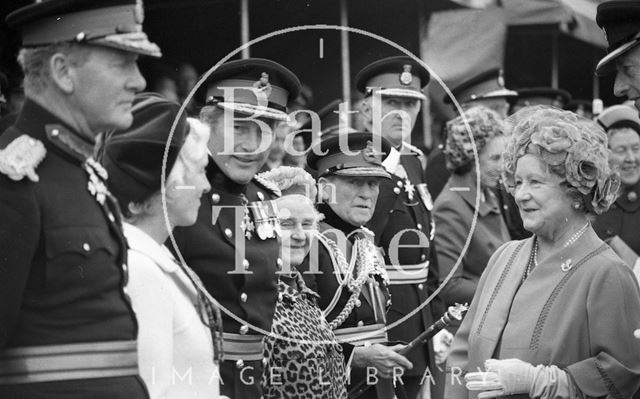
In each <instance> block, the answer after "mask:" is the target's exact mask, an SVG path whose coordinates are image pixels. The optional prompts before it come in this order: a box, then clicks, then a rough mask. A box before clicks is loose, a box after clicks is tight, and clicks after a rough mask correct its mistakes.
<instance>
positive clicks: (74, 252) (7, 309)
mask: <svg viewBox="0 0 640 399" xmlns="http://www.w3.org/2000/svg"><path fill="white" fill-rule="evenodd" d="M22 135H28V136H30V137H31V138H33V139H36V140H38V141H40V142H42V143H43V144H44V148H45V149H46V156H45V158H44V160H43V161H42V162H41V163H40V165H39V167H38V168H37V174H38V175H39V182H37V183H33V182H31V181H30V180H28V179H27V178H23V179H22V180H20V181H13V180H11V179H10V178H8V177H7V176H5V175H0V220H2V222H1V225H0V242H2V245H0V397H7V398H8V397H32V396H31V395H35V396H37V397H40V396H38V395H39V394H40V395H41V394H43V393H48V394H53V393H57V394H59V395H61V396H64V397H70V398H73V397H76V395H81V393H80V392H79V391H78V392H76V391H77V390H78V387H79V386H82V387H83V388H82V389H83V390H82V392H84V395H89V396H95V394H96V393H98V392H101V393H102V394H104V395H107V396H109V397H111V398H143V397H146V391H145V389H144V387H143V385H142V382H141V380H140V378H139V377H138V376H137V374H138V372H137V357H136V348H135V339H136V335H137V324H136V320H135V316H134V313H133V311H132V308H131V305H130V302H129V300H128V298H127V296H126V293H125V290H124V289H123V286H124V285H125V284H126V280H127V265H126V261H127V259H126V253H127V251H126V242H125V239H124V236H123V234H122V225H121V217H120V213H119V210H118V207H117V202H116V201H115V199H114V198H113V197H112V196H111V195H110V194H108V193H107V192H106V186H105V182H104V180H103V178H102V177H101V176H99V173H98V172H97V170H98V169H101V168H100V167H99V166H97V167H96V168H95V169H91V170H92V173H91V174H89V172H88V171H87V170H85V168H86V166H85V165H86V163H85V160H86V159H87V158H88V157H89V156H91V153H92V151H93V143H91V142H89V141H86V139H84V138H81V136H80V135H79V134H78V133H77V132H75V131H74V130H73V129H71V128H70V127H69V126H67V125H66V124H65V123H64V122H62V121H61V120H59V119H58V118H57V117H56V116H54V115H53V114H51V113H49V112H48V111H47V110H45V109H44V108H42V107H41V106H40V105H38V104H36V103H35V102H33V101H32V100H27V101H26V102H25V104H24V108H23V111H22V113H21V115H20V117H19V118H18V120H17V122H16V125H14V126H13V127H11V128H9V129H8V130H7V131H6V132H5V133H4V134H3V135H2V137H0V148H2V149H4V148H6V147H7V145H8V144H10V143H11V142H12V141H14V140H15V139H16V138H18V137H20V136H22ZM90 191H91V192H90ZM60 345H71V346H70V347H66V349H65V348H61V347H60ZM101 346H102V347H104V348H105V352H104V353H109V352H111V351H117V352H118V358H119V359H121V360H122V361H121V362H118V363H119V364H118V365H116V364H111V366H113V368H112V369H109V367H105V370H104V372H100V371H99V370H96V369H93V368H92V367H91V365H92V363H93V362H92V361H91V360H88V359H94V360H95V359H96V357H98V358H100V360H99V361H105V359H104V357H101V356H102V355H100V354H99V353H97V352H94V350H95V349H97V348H98V347H101ZM44 352H47V353H48V357H47V360H46V362H43V360H42V358H41V357H40V356H43V355H44V354H45V353H44ZM71 352H75V354H76V355H77V358H79V359H81V360H76V361H73V359H69V358H68V355H69V354H70V353H71ZM7 356H10V357H14V359H22V360H24V362H25V363H29V362H31V361H33V362H35V363H39V364H46V365H47V366H46V368H52V370H50V371H48V372H47V371H44V370H41V369H40V368H39V367H37V366H33V363H32V366H33V367H32V366H28V365H25V366H24V367H20V366H18V367H17V368H16V367H12V366H8V365H7V363H6V362H7V359H8V358H7ZM82 359H84V360H82ZM126 359H129V360H128V361H127V360H126ZM99 361H98V363H99ZM107 364H109V362H108V361H107V363H105V364H104V365H105V366H106V365H107ZM65 365H66V366H65ZM14 366H15V364H14ZM96 367H99V364H98V365H96ZM116 369H120V372H118V371H117V370H116ZM83 373H85V374H84V377H83V376H82V375H83ZM8 374H11V377H9V375H8ZM118 374H119V375H120V377H117V378H115V377H116V376H117V375H118ZM100 376H103V377H104V378H97V377H100ZM107 376H111V377H114V378H106V377H107ZM82 378H96V379H93V380H86V381H83V380H82ZM40 381H53V382H45V383H42V384H36V385H32V386H25V385H12V384H14V383H27V384H28V383H32V382H40ZM82 397H86V396H82Z"/></svg>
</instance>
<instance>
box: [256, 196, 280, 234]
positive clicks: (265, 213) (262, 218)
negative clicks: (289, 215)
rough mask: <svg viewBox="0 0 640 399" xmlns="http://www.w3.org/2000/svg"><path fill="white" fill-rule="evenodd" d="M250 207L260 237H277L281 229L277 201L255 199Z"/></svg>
mask: <svg viewBox="0 0 640 399" xmlns="http://www.w3.org/2000/svg"><path fill="white" fill-rule="evenodd" d="M250 208H251V213H252V214H253V220H254V222H255V230H256V233H257V234H258V237H260V239H261V240H266V239H267V238H275V236H276V234H279V231H280V226H279V222H278V217H277V207H276V205H275V203H274V202H273V201H255V202H252V203H251V204H250Z"/></svg>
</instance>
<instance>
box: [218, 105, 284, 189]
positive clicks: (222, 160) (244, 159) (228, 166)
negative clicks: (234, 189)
mask: <svg viewBox="0 0 640 399" xmlns="http://www.w3.org/2000/svg"><path fill="white" fill-rule="evenodd" d="M225 118H226V116H225V113H221V114H220V116H219V117H218V118H217V119H216V121H215V122H214V124H213V126H212V127H211V138H210V140H209V151H210V152H211V155H212V157H213V160H214V161H215V163H216V165H218V167H219V168H220V170H222V172H223V173H224V174H225V175H226V176H227V177H228V178H230V179H231V180H233V181H234V182H236V183H238V184H247V183H249V182H250V181H251V179H252V178H253V176H255V175H256V174H257V173H258V171H259V170H260V168H262V166H263V165H264V163H265V162H266V160H267V156H268V155H269V147H270V144H271V141H272V136H273V123H272V122H269V121H264V122H265V123H267V124H269V123H271V124H270V125H269V129H263V126H260V125H258V124H257V123H256V122H254V121H247V120H237V119H235V118H233V119H232V123H229V124H228V125H229V126H228V127H227V129H225V123H224V120H225ZM225 130H228V131H225ZM263 140H265V141H266V142H265V143H263ZM225 142H226V147H225ZM225 148H230V149H231V150H232V152H233V154H225V153H224V152H225V150H224V149H225Z"/></svg>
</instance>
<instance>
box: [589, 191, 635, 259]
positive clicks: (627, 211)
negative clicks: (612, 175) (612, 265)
mask: <svg viewBox="0 0 640 399" xmlns="http://www.w3.org/2000/svg"><path fill="white" fill-rule="evenodd" d="M638 226H640V181H639V182H638V183H636V184H635V185H634V186H631V187H626V188H625V189H624V190H623V192H622V193H621V194H620V196H619V197H618V199H617V200H616V202H614V203H613V204H611V207H610V208H609V210H608V211H607V212H605V213H603V214H602V215H598V216H597V217H596V220H595V222H594V224H593V228H594V230H595V231H596V233H598V236H600V238H602V239H603V240H606V239H608V238H611V237H613V236H616V235H617V236H619V237H620V238H621V239H622V241H624V242H625V243H626V244H627V245H628V246H629V247H631V249H633V251H634V252H635V253H636V254H640V234H638ZM630 266H632V267H633V265H630Z"/></svg>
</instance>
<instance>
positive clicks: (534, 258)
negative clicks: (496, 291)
mask: <svg viewBox="0 0 640 399" xmlns="http://www.w3.org/2000/svg"><path fill="white" fill-rule="evenodd" d="M590 225H591V222H587V223H586V224H585V225H584V226H582V227H581V228H580V230H578V231H576V232H575V233H574V234H573V235H572V236H571V237H569V239H568V240H567V241H565V243H564V244H563V245H562V247H563V248H568V247H569V246H570V245H572V244H573V243H575V242H576V241H578V240H579V239H580V237H582V235H583V234H584V233H585V231H587V229H588V228H589V226H590ZM532 266H533V267H537V266H538V238H537V237H535V238H534V243H533V250H532V251H531V256H530V257H529V263H527V269H526V270H525V273H524V276H523V277H522V281H524V280H526V279H527V277H529V274H531V271H532V270H533V267H532ZM560 269H562V271H563V272H567V271H569V270H571V259H567V261H566V262H562V264H561V265H560Z"/></svg>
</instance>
